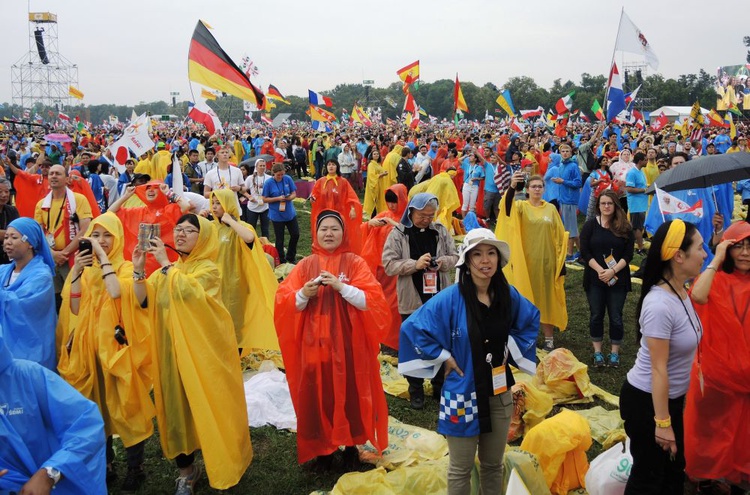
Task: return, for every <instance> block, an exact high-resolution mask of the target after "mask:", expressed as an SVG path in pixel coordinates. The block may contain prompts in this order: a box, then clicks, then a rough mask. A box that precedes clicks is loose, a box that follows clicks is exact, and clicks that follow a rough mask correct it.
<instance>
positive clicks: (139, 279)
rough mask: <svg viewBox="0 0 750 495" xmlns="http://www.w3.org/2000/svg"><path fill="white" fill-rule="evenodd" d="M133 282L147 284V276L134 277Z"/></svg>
mask: <svg viewBox="0 0 750 495" xmlns="http://www.w3.org/2000/svg"><path fill="white" fill-rule="evenodd" d="M133 283H135V284H145V283H146V279H145V278H134V280H133Z"/></svg>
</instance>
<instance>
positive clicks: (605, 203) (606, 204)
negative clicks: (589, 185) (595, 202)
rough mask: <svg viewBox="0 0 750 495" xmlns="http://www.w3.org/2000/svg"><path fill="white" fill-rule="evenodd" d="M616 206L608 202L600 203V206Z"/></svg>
mask: <svg viewBox="0 0 750 495" xmlns="http://www.w3.org/2000/svg"><path fill="white" fill-rule="evenodd" d="M614 205H615V204H614V203H612V202H611V201H606V202H605V201H602V202H601V203H599V206H614Z"/></svg>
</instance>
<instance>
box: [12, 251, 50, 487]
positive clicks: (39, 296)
mask: <svg viewBox="0 0 750 495" xmlns="http://www.w3.org/2000/svg"><path fill="white" fill-rule="evenodd" d="M44 242H46V241H44ZM15 267H16V263H15V262H11V263H9V264H7V265H0V337H2V338H3V339H4V340H5V342H6V344H7V345H8V348H9V349H10V351H11V353H12V354H13V356H14V357H15V358H16V359H28V360H29V361H34V362H36V363H39V364H41V365H42V366H44V367H45V368H48V369H50V370H53V371H55V370H57V358H56V356H57V354H56V352H55V327H56V326H57V313H56V312H55V285H54V284H53V283H52V272H51V270H50V267H49V266H48V265H47V264H46V263H45V262H44V259H43V258H42V257H41V256H34V257H33V258H32V259H31V261H30V262H29V264H28V265H26V266H25V267H24V269H23V270H21V273H20V274H19V276H18V278H17V279H16V280H15V282H13V283H12V284H11V285H10V286H8V287H6V286H5V284H6V283H7V282H8V280H9V279H10V275H11V272H12V271H13V270H14V269H15ZM0 404H2V401H0ZM1 479H2V478H0V480H1Z"/></svg>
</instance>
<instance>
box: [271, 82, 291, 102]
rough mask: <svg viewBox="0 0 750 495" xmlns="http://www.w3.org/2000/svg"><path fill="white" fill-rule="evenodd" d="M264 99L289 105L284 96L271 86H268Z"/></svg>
mask: <svg viewBox="0 0 750 495" xmlns="http://www.w3.org/2000/svg"><path fill="white" fill-rule="evenodd" d="M266 98H268V99H269V100H276V101H280V102H282V103H286V104H287V105H291V103H290V102H289V100H287V99H286V98H284V95H282V94H281V91H279V89H278V88H277V87H276V86H274V85H273V84H269V85H268V93H267V94H266Z"/></svg>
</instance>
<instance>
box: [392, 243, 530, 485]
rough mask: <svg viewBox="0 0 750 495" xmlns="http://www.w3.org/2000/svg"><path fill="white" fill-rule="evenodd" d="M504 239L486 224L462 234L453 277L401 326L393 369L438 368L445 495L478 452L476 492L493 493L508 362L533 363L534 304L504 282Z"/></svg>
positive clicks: (507, 397) (524, 366)
mask: <svg viewBox="0 0 750 495" xmlns="http://www.w3.org/2000/svg"><path fill="white" fill-rule="evenodd" d="M509 258H510V249H509V247H508V244H507V243H505V242H503V241H499V240H498V239H497V238H496V237H495V235H494V234H493V233H492V232H491V231H490V230H488V229H474V230H472V231H471V232H469V233H468V234H467V235H466V237H465V238H464V241H463V245H462V247H461V250H460V254H459V259H458V263H457V267H458V268H459V275H458V283H457V284H454V285H451V286H450V287H448V288H446V289H444V290H442V291H440V292H439V293H438V294H437V295H436V296H434V297H433V298H431V299H430V300H429V301H427V302H426V303H425V304H424V305H423V306H422V307H421V308H419V309H418V310H417V311H416V312H414V313H413V314H412V315H411V316H410V317H409V318H408V319H407V320H406V321H405V322H404V323H403V325H402V327H401V339H400V342H399V344H400V345H399V372H400V373H402V374H405V375H409V376H414V377H419V378H432V377H434V376H435V374H436V373H438V372H439V370H440V367H441V365H443V364H444V368H445V383H444V384H443V389H442V394H441V396H440V415H439V419H438V428H437V429H438V432H439V433H441V434H443V435H446V436H447V439H448V452H449V455H450V460H449V465H448V493H449V494H450V495H457V494H468V493H469V492H470V489H471V471H472V469H473V468H474V459H475V457H476V455H477V449H478V450H479V462H480V470H479V473H480V474H479V477H480V484H481V490H482V492H483V493H501V492H502V479H503V453H504V451H505V445H506V442H507V437H508V428H509V426H510V418H511V415H512V410H513V400H512V397H511V393H510V388H511V386H512V385H513V383H514V379H513V375H512V373H511V372H510V366H508V364H513V365H515V366H517V367H518V368H519V369H521V370H522V371H525V372H527V373H532V374H533V372H534V369H535V364H534V363H535V352H536V351H535V348H534V344H535V342H536V336H537V333H538V332H539V310H537V309H536V307H534V305H533V304H531V302H529V301H528V300H527V299H525V298H524V297H523V296H521V295H520V294H519V293H518V291H517V290H516V289H515V288H514V287H512V286H511V285H510V284H508V281H507V280H506V279H505V275H503V271H502V267H503V266H505V265H506V264H507V263H508V260H509Z"/></svg>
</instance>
